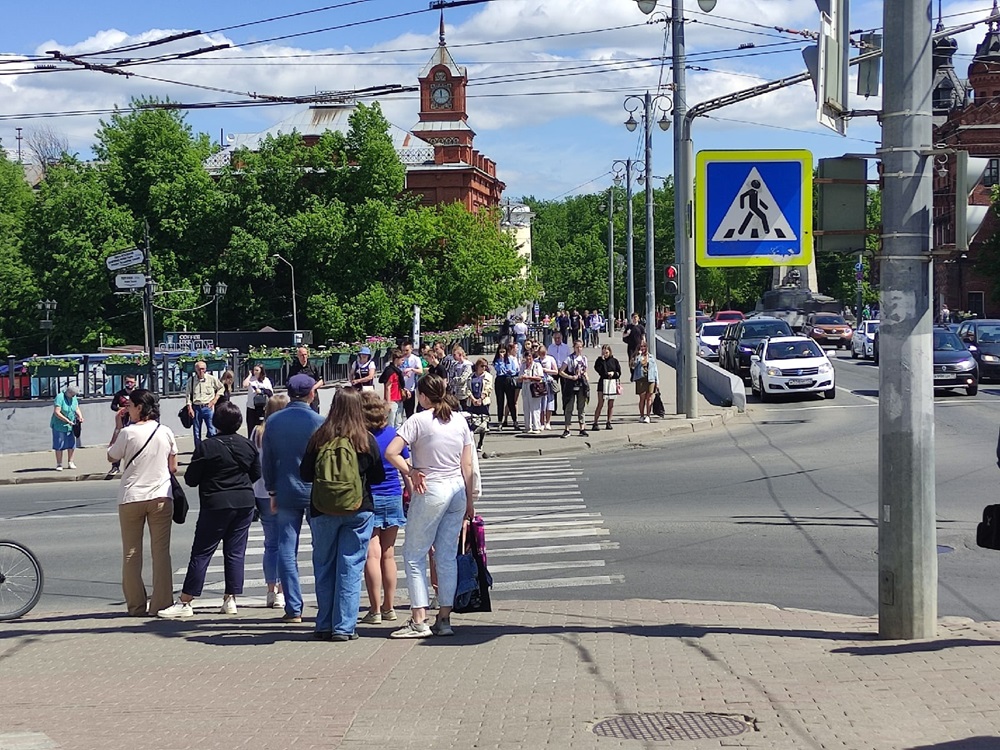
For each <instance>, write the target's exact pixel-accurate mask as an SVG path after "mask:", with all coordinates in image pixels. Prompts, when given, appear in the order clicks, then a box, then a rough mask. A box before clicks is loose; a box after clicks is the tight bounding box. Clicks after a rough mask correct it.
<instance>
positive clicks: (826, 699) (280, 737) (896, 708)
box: [0, 596, 1000, 750]
mask: <svg viewBox="0 0 1000 750" xmlns="http://www.w3.org/2000/svg"><path fill="white" fill-rule="evenodd" d="M494 605H495V607H496V608H497V610H498V611H496V612H494V613H492V614H483V615H467V616H458V615H456V616H455V617H454V625H455V628H456V635H455V637H454V638H450V639H446V638H433V639H428V640H406V641H396V640H391V639H389V638H387V637H386V636H387V634H388V631H389V629H390V626H388V625H385V626H381V627H379V626H367V627H366V626H361V627H359V633H360V634H361V638H360V640H358V641H355V642H351V643H326V642H318V641H314V640H313V639H312V638H311V626H310V624H309V623H308V622H307V623H304V624H302V625H283V624H282V623H280V622H279V621H278V617H279V615H280V612H279V611H275V610H267V609H262V608H261V609H251V608H246V607H244V608H241V610H240V613H239V615H237V616H235V617H225V616H222V615H211V614H198V615H196V616H195V617H194V618H193V619H191V620H187V621H172V622H171V621H162V620H160V621H158V620H145V619H133V618H127V617H125V616H123V615H121V614H117V613H116V614H110V613H108V614H98V615H94V614H89V615H76V614H74V613H72V612H67V613H66V614H65V615H63V616H46V617H38V618H33V617H32V616H31V615H29V616H28V617H27V618H24V619H22V620H20V621H15V622H9V623H0V706H3V709H2V710H0V748H3V749H4V750H28V748H31V749H32V750H43V749H45V748H65V749H66V750H106V749H107V748H109V747H123V746H126V745H127V746H135V747H140V748H146V747H157V748H169V749H170V750H184V749H186V748H192V749H194V748H199V749H200V748H207V747H226V748H229V747H253V748H274V749H275V750H287V748H295V750H309V749H310V748H358V749H359V750H361V749H362V748H364V749H368V748H373V747H387V748H397V749H398V750H409V749H411V748H412V749H413V750H427V749H428V748H433V749H437V748H477V749H479V748H482V749H487V748H496V749H501V748H502V749H503V750H523V749H525V748H530V749H534V748H567V749H568V748H575V749H587V748H594V749H595V750H603V749H604V748H632V747H636V748H638V747H677V748H691V749H692V750H699V749H704V748H720V747H752V748H767V749H768V750H771V749H775V750H786V749H787V750H803V749H810V750H811V749H813V748H817V749H818V748H849V749H852V750H853V749H857V750H862V749H863V748H875V749H877V750H894V749H895V748H913V749H916V748H940V749H941V750H943V749H944V748H953V749H958V748H962V749H963V750H970V749H972V748H996V747H998V746H1000V715H998V712H997V705H996V696H997V694H998V689H1000V684H998V683H1000V676H998V675H1000V648H998V646H1000V623H974V622H971V621H968V620H960V619H949V620H946V621H942V623H941V626H940V638H939V639H938V640H935V641H922V642H888V641H878V640H875V637H874V634H875V632H876V624H875V622H874V620H873V619H871V618H866V617H854V616H842V615H833V614H825V613H820V612H807V611H800V610H781V609H777V608H774V607H770V606H764V605H756V604H721V603H709V602H690V601H648V600H630V601H623V602H561V601H530V602H529V601H508V600H504V599H502V598H501V597H499V596H497V597H496V601H495V602H494ZM404 615H405V613H404ZM660 712H668V713H671V714H680V715H679V716H671V717H661V718H666V721H659V722H655V721H654V719H655V718H656V717H650V716H644V715H640V716H633V717H631V718H629V719H626V720H624V721H622V722H621V723H623V724H624V728H625V729H626V730H632V731H635V730H638V729H642V728H645V729H646V731H647V732H649V731H656V732H659V733H660V734H659V735H658V736H661V737H663V736H666V737H668V738H669V737H671V736H673V737H678V736H679V737H681V739H671V740H669V741H666V742H653V741H652V738H651V735H649V734H647V735H646V736H647V739H646V740H645V741H636V740H620V739H613V738H607V737H602V736H597V735H596V734H595V732H594V730H595V724H596V723H597V722H601V721H602V720H604V719H609V718H613V717H618V716H621V715H629V714H653V713H660ZM724 731H725V732H730V733H735V732H741V733H739V734H732V735H731V736H725V737H719V736H717V735H718V734H719V733H721V732H724ZM706 735H714V736H711V737H706Z"/></svg>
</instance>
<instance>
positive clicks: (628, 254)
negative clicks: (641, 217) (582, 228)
mask: <svg viewBox="0 0 1000 750" xmlns="http://www.w3.org/2000/svg"><path fill="white" fill-rule="evenodd" d="M632 164H633V162H632V160H631V159H626V160H625V221H626V225H625V267H626V270H625V273H626V274H627V275H628V278H627V279H626V282H625V290H626V297H625V301H626V303H627V304H626V305H625V319H626V320H631V317H632V313H634V312H635V311H636V310H635V258H634V254H633V252H632V242H633V239H634V238H633V234H632Z"/></svg>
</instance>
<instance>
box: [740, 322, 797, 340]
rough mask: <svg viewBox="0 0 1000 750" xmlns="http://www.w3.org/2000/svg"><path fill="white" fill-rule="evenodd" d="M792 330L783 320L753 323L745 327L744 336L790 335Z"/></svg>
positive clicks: (750, 337) (749, 337)
mask: <svg viewBox="0 0 1000 750" xmlns="http://www.w3.org/2000/svg"><path fill="white" fill-rule="evenodd" d="M791 333H792V330H791V329H790V328H789V327H788V324H787V323H785V322H783V321H777V322H775V323H752V324H749V325H747V326H744V328H743V338H745V339H762V338H764V337H765V336H790V335H791Z"/></svg>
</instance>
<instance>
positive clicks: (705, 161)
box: [694, 149, 813, 268]
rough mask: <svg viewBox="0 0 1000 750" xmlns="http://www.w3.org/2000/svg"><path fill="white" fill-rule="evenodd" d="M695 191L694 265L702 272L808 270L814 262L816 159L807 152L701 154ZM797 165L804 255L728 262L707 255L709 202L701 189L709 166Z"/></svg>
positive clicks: (733, 258)
mask: <svg viewBox="0 0 1000 750" xmlns="http://www.w3.org/2000/svg"><path fill="white" fill-rule="evenodd" d="M695 159H696V161H695V165H696V166H695V191H694V252H695V262H696V263H697V264H698V265H699V266H701V267H702V268H749V267H751V266H766V267H771V268H774V267H776V266H808V265H809V264H810V263H812V260H813V205H812V204H813V155H812V152H811V151H807V150H805V149H773V150H767V149H765V150H755V151H737V150H722V151H719V150H710V151H699V152H698V154H697V156H696V157H695ZM776 161H786V162H798V163H799V164H801V166H802V176H803V177H802V197H801V205H800V206H799V210H800V211H801V215H800V218H799V226H800V227H801V241H802V252H800V253H799V254H798V255H796V256H794V257H792V258H789V257H787V256H786V257H782V256H769V255H752V256H746V257H739V256H727V257H725V258H718V257H709V255H708V199H707V195H706V194H705V192H704V190H700V191H699V189H698V186H699V185H707V184H708V181H707V180H708V165H709V164H715V163H719V162H729V163H731V162H776Z"/></svg>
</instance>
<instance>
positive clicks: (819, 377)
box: [750, 336, 837, 401]
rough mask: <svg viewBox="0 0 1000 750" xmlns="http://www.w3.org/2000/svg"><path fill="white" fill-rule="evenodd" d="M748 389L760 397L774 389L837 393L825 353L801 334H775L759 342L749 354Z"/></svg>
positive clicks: (769, 393) (765, 399) (766, 398)
mask: <svg viewBox="0 0 1000 750" xmlns="http://www.w3.org/2000/svg"><path fill="white" fill-rule="evenodd" d="M750 391H751V393H753V394H754V395H757V396H760V400H761V401H767V400H768V399H769V398H770V397H771V396H773V395H775V394H777V393H822V394H823V395H824V396H826V397H827V398H836V396H837V389H836V386H835V383H834V376H833V365H832V364H831V363H830V359H829V357H827V356H826V352H824V351H823V348H822V347H821V346H820V345H819V344H817V343H816V342H815V341H813V340H812V339H810V338H806V337H805V336H776V337H774V338H771V339H765V340H764V341H762V342H760V344H759V345H758V346H757V349H756V351H755V352H754V353H753V354H752V355H750Z"/></svg>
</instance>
